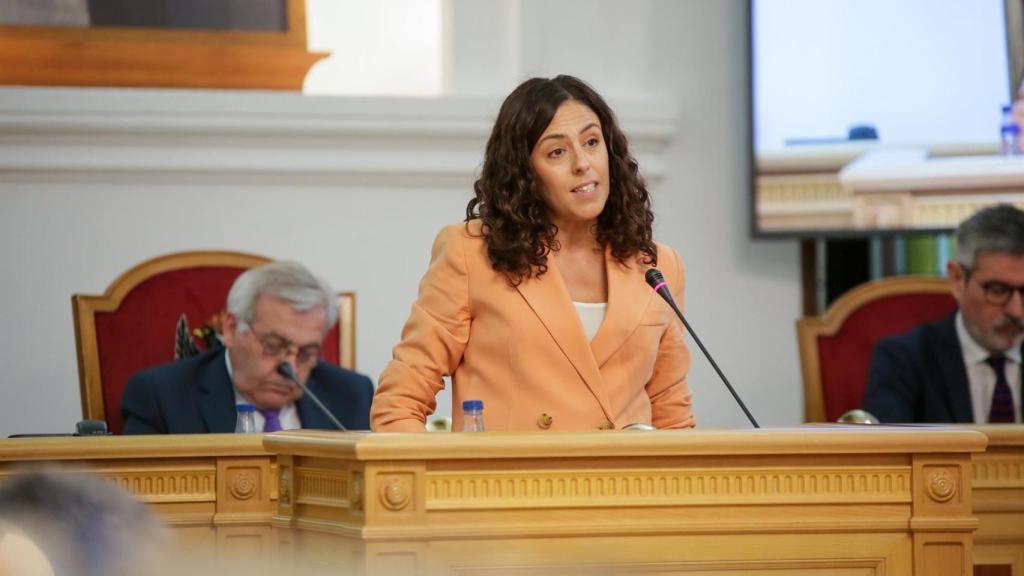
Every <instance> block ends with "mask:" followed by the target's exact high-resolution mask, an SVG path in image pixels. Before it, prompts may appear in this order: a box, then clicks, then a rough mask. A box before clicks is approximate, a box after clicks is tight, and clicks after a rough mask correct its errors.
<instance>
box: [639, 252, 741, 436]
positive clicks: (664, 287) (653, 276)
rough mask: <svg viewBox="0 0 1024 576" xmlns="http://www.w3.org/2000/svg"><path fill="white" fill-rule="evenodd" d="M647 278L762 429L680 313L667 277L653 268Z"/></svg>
mask: <svg viewBox="0 0 1024 576" xmlns="http://www.w3.org/2000/svg"><path fill="white" fill-rule="evenodd" d="M645 278H646V279H647V283H648V284H649V285H650V286H651V288H653V289H654V291H655V292H657V293H658V295H659V296H661V297H662V298H664V300H665V302H668V305H669V306H671V307H672V310H674V311H675V313H676V316H679V319H680V320H682V321H683V326H686V331H687V332H689V333H690V336H692V337H693V341H694V342H696V343H697V346H698V347H700V351H701V352H703V353H704V357H705V358H707V359H708V362H711V367H712V368H714V369H715V372H717V373H718V377H719V378H721V379H722V382H723V383H724V384H725V387H726V388H728V389H729V392H730V393H731V394H732V397H733V398H734V399H735V400H736V403H737V404H739V405H740V408H742V409H743V413H744V414H746V415H747V418H748V419H749V420H750V423H751V424H753V425H754V428H760V427H761V426H759V425H758V424H757V420H754V415H753V414H751V413H750V410H747V405H746V404H744V403H743V400H740V395H739V394H737V393H736V390H733V387H732V384H729V379H728V378H726V377H725V374H722V371H721V370H720V369H719V368H718V364H716V363H715V359H714V358H712V357H711V354H710V353H709V352H708V349H707V348H705V347H704V344H703V343H701V341H700V338H698V337H697V334H696V333H695V332H694V331H693V328H691V327H690V323H689V322H687V321H686V317H685V316H683V313H682V312H680V311H679V307H678V306H676V301H675V299H673V298H672V292H670V291H669V289H668V282H666V281H665V277H664V276H663V275H662V274H661V270H658V269H657V268H651V269H650V270H648V271H647V274H645Z"/></svg>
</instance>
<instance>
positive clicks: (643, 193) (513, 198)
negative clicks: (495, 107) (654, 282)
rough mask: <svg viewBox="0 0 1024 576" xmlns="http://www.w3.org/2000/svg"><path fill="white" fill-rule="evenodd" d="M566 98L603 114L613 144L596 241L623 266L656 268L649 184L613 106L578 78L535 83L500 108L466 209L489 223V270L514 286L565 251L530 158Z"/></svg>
mask: <svg viewBox="0 0 1024 576" xmlns="http://www.w3.org/2000/svg"><path fill="white" fill-rule="evenodd" d="M568 100H574V101H577V102H579V103H581V104H583V105H585V106H586V107H588V108H590V110H592V111H593V112H594V114H596V115H597V117H598V119H599V120H600V121H601V132H602V134H603V137H604V141H605V145H606V146H607V147H608V173H609V180H610V190H609V194H608V201H607V202H606V203H605V206H604V210H603V211H602V212H601V215H600V216H598V219H597V241H598V243H599V244H600V245H601V246H610V247H611V253H612V256H613V257H614V258H615V259H616V260H617V261H618V262H620V263H623V264H626V261H627V260H630V259H633V258H637V257H640V260H641V262H643V263H644V264H648V265H655V266H656V265H657V263H658V252H657V248H656V247H655V245H654V240H653V239H652V237H651V226H652V224H653V223H654V213H653V212H652V211H651V201H650V195H649V194H648V192H647V185H646V184H645V183H644V179H643V178H642V177H641V176H640V171H639V166H638V165H637V162H636V160H635V159H634V158H633V156H631V155H630V153H629V147H628V143H627V140H626V135H625V134H623V133H622V130H621V129H620V128H619V125H618V122H617V121H616V119H615V114H614V113H613V112H612V110H611V108H609V107H608V104H606V103H605V101H604V99H603V98H601V96H600V95H599V94H598V93H597V92H596V91H595V90H594V89H593V88H591V87H590V86H588V85H587V84H586V83H585V82H583V81H582V80H580V79H578V78H574V77H572V76H565V75H562V76H557V77H555V78H551V79H548V78H531V79H529V80H527V81H525V82H523V83H522V84H520V85H519V86H518V87H517V88H516V89H515V90H513V91H512V93H511V94H509V96H508V98H506V99H505V102H504V103H502V105H501V110H499V112H498V118H497V120H495V122H494V129H493V130H492V131H491V137H490V138H489V139H488V141H487V148H486V151H485V153H484V163H483V169H482V170H481V173H480V178H478V179H477V181H476V182H475V183H474V184H473V191H474V197H473V199H472V200H470V201H469V204H468V205H467V206H466V221H467V222H468V221H469V220H473V219H476V218H479V219H480V220H481V222H482V224H483V227H482V232H481V233H482V234H483V238H484V241H485V242H486V244H487V255H488V256H489V257H490V260H491V265H492V266H493V267H494V269H495V270H497V271H499V272H504V273H505V274H506V275H507V276H508V278H509V280H510V281H511V283H512V284H513V285H518V284H519V283H520V282H522V281H523V280H524V279H525V278H530V277H539V276H541V275H542V274H544V273H545V272H547V264H546V258H547V254H548V252H550V251H552V250H558V249H559V248H560V247H559V246H558V241H557V240H556V239H555V234H556V233H557V232H558V228H557V227H556V226H555V225H554V224H553V223H552V222H551V220H550V218H549V217H548V207H547V204H546V203H545V202H544V199H543V197H542V196H541V195H540V193H539V190H538V182H537V175H536V173H535V172H534V169H533V164H532V163H531V161H530V155H531V153H532V152H533V147H534V145H536V144H537V140H538V139H540V137H541V135H542V134H543V133H544V130H545V129H546V128H547V126H548V124H550V123H551V119H552V118H554V116H555V113H556V112H557V111H558V108H559V106H561V105H562V103H564V102H566V101H568Z"/></svg>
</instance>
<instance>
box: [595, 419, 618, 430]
mask: <svg viewBox="0 0 1024 576" xmlns="http://www.w3.org/2000/svg"><path fill="white" fill-rule="evenodd" d="M597 429H598V430H614V429H615V425H614V424H612V422H611V420H605V421H603V422H601V423H600V424H598V425H597Z"/></svg>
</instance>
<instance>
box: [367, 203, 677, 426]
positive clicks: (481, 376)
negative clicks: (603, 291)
mask: <svg viewBox="0 0 1024 576" xmlns="http://www.w3.org/2000/svg"><path fill="white" fill-rule="evenodd" d="M480 229H481V224H480V222H479V221H471V222H469V223H468V225H467V224H465V223H462V224H454V225H451V226H447V227H445V228H444V229H443V230H442V231H441V233H440V234H438V236H437V239H436V240H435V241H434V246H433V250H432V256H431V260H430V267H429V268H428V269H427V273H426V275H424V277H423V280H422V281H421V282H420V290H419V298H418V299H417V300H416V302H415V303H414V304H413V306H412V313H411V314H410V316H409V320H408V321H407V322H406V324H405V328H404V329H403V330H402V340H401V342H399V344H398V345H397V346H395V349H394V358H393V360H392V361H391V362H390V363H389V364H388V365H387V367H386V368H385V369H384V372H383V373H382V374H381V377H380V384H379V386H378V387H377V392H376V395H375V396H374V399H373V406H372V408H371V413H370V418H371V426H372V427H373V429H374V430H375V431H384V432H422V431H423V430H424V422H425V421H426V418H427V416H429V415H430V414H432V413H433V412H434V409H435V407H436V400H435V396H436V395H437V393H438V392H439V391H440V390H441V389H442V388H443V386H444V382H443V380H442V377H443V376H446V375H451V376H452V386H453V390H452V397H453V410H452V412H453V414H452V416H453V430H461V429H462V401H463V400H483V402H484V412H483V413H484V424H485V428H486V429H487V430H488V431H529V430H593V429H610V428H621V427H623V426H626V425H629V424H633V423H637V422H644V423H648V424H653V425H654V426H656V427H658V428H684V427H688V426H693V425H694V418H693V413H692V412H691V395H690V391H689V388H688V386H687V384H686V374H687V370H688V369H689V366H690V354H689V351H688V350H687V347H686V344H685V342H684V341H683V332H682V326H681V325H680V323H679V320H678V319H677V318H675V316H674V314H673V312H672V309H671V308H670V307H669V306H668V305H667V304H666V303H665V302H664V301H663V300H662V299H661V298H660V297H659V296H658V295H657V294H655V293H654V292H653V291H652V290H651V289H650V287H648V286H647V283H646V282H645V281H644V273H645V272H646V270H647V266H643V265H641V264H640V263H632V264H631V265H630V266H623V265H621V264H619V263H618V262H616V261H615V260H614V259H613V258H612V257H611V255H610V252H606V258H607V274H608V308H607V312H606V315H605V318H604V322H603V323H602V324H601V327H600V328H599V329H598V331H597V333H596V334H595V335H594V339H593V340H592V341H590V342H588V341H587V337H586V335H585V334H584V331H583V325H582V324H581V322H580V319H579V315H578V314H577V313H576V309H575V308H574V307H573V304H572V301H571V300H570V298H569V292H568V291H567V290H566V288H565V284H564V283H563V282H562V276H561V275H560V274H559V272H558V268H557V266H556V264H555V259H554V258H552V257H550V256H549V257H548V261H547V264H548V270H547V272H546V273H545V274H544V275H542V276H541V277H540V278H539V279H538V278H529V279H526V280H524V281H523V282H522V283H521V284H520V285H519V286H511V285H510V284H509V282H508V280H507V278H506V276H505V275H504V274H501V273H498V272H495V271H494V269H492V268H491V264H490V259H489V258H488V256H487V248H486V245H485V243H484V240H483V238H482V237H481V236H480ZM658 265H659V267H660V269H661V270H662V272H663V273H664V275H665V278H666V280H667V281H668V282H669V286H670V287H671V290H672V294H673V295H674V297H675V299H676V302H677V303H678V304H679V305H680V306H682V303H683V277H684V273H683V265H682V262H680V260H679V255H678V254H676V252H675V251H674V250H672V249H671V248H668V247H667V246H663V245H661V244H659V245H658Z"/></svg>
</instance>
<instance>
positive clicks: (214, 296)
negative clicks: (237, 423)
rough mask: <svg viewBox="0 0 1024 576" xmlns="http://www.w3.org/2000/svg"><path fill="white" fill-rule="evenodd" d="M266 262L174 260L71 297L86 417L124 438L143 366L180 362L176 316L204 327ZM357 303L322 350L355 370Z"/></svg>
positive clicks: (211, 257) (223, 255)
mask: <svg viewBox="0 0 1024 576" xmlns="http://www.w3.org/2000/svg"><path fill="white" fill-rule="evenodd" d="M267 262H270V259H269V258H264V257H262V256H256V255H253V254H243V253H239V252H207V251H203V252H181V253H177V254H169V255H166V256H161V257H158V258H154V259H152V260H147V261H145V262H143V263H141V264H139V265H137V266H135V267H134V268H132V269H131V270H129V271H127V272H125V273H124V274H122V275H121V276H120V277H119V278H118V279H117V280H114V282H113V283H112V284H111V285H110V287H109V288H107V291H106V293H105V294H103V295H101V296H90V295H82V294H75V295H74V296H72V297H71V304H72V309H73V313H74V317H75V340H76V344H77V348H78V373H79V384H80V386H81V393H82V414H83V417H84V418H86V419H92V420H106V422H107V426H108V428H109V429H110V430H111V431H112V432H114V433H115V434H118V433H120V432H121V429H122V422H121V411H120V406H121V392H122V391H123V390H124V385H125V383H126V382H127V381H128V378H129V377H130V376H131V375H132V374H134V373H135V372H137V371H139V370H142V369H143V368H147V367H150V366H155V365H158V364H163V363H166V362H170V361H172V360H174V342H175V327H176V325H177V323H178V318H179V317H180V316H181V315H182V314H185V315H186V316H187V317H188V324H189V327H190V328H197V327H199V326H201V325H203V324H205V323H206V322H207V321H208V320H210V319H211V318H212V317H213V316H214V315H215V314H217V313H219V312H221V311H222V310H223V309H224V307H225V303H226V301H227V294H228V290H230V288H231V285H232V284H233V283H234V281H235V279H236V278H237V277H238V276H239V275H240V274H241V273H242V272H244V271H245V270H247V269H249V268H252V267H254V266H258V265H261V264H265V263H267ZM354 298H355V296H354V295H353V294H351V293H346V294H342V295H341V297H340V307H341V310H340V314H339V317H340V319H339V323H338V325H336V326H335V327H334V329H333V330H332V331H331V333H330V334H328V336H327V338H326V339H325V340H324V346H323V356H324V358H325V359H326V360H327V361H329V362H334V363H340V364H341V365H343V366H346V367H349V368H352V367H354V366H353V365H354V357H355V348H354V336H355V326H354V320H355V319H354V310H355V301H354ZM343 332H344V338H342V333H343ZM343 341H345V343H346V346H344V347H342V346H341V345H340V343H341V342H343Z"/></svg>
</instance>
